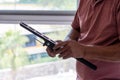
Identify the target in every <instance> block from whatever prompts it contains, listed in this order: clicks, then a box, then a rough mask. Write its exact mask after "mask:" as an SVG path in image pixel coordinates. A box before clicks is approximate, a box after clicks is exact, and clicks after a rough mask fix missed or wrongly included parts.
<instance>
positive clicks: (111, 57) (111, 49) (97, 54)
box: [85, 43, 120, 61]
mask: <svg viewBox="0 0 120 80" xmlns="http://www.w3.org/2000/svg"><path fill="white" fill-rule="evenodd" d="M85 57H86V58H88V59H95V60H103V61H120V43H119V44H115V45H112V46H105V47H101V46H85Z"/></svg>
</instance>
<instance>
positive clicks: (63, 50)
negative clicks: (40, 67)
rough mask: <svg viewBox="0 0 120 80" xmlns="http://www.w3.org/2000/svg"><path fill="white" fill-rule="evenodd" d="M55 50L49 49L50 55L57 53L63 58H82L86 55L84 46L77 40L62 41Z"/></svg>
mask: <svg viewBox="0 0 120 80" xmlns="http://www.w3.org/2000/svg"><path fill="white" fill-rule="evenodd" d="M53 50H54V51H52V52H50V51H49V55H50V56H52V57H53V56H55V55H56V54H59V57H62V58H63V59H67V58H70V57H74V58H81V57H83V56H84V46H83V45H80V44H79V43H78V42H77V41H75V40H68V41H63V42H62V41H61V42H59V43H58V44H56V45H55V47H54V48H53Z"/></svg>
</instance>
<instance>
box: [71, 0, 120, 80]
mask: <svg viewBox="0 0 120 80" xmlns="http://www.w3.org/2000/svg"><path fill="white" fill-rule="evenodd" d="M72 27H73V28H74V29H76V30H77V31H79V32H80V36H79V39H78V41H79V43H81V44H86V45H93V46H109V45H113V44H116V43H120V0H80V6H79V8H78V10H77V12H76V15H75V18H74V21H73V23H72ZM89 61H91V62H92V63H94V64H95V65H96V66H97V67H98V69H97V70H96V71H93V70H91V69H89V68H88V67H86V66H84V65H83V64H81V63H80V62H77V73H78V80H81V79H80V78H83V80H108V79H109V78H110V79H111V80H116V79H118V80H120V62H115V63H114V62H104V61H96V60H89ZM107 78H108V79H107Z"/></svg>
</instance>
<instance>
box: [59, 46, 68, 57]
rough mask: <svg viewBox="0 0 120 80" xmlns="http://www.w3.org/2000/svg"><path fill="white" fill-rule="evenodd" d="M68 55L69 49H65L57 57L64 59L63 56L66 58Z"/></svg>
mask: <svg viewBox="0 0 120 80" xmlns="http://www.w3.org/2000/svg"><path fill="white" fill-rule="evenodd" d="M68 53H70V50H69V47H67V48H66V49H64V50H63V51H62V52H61V53H60V54H59V57H64V56H66V55H67V54H68Z"/></svg>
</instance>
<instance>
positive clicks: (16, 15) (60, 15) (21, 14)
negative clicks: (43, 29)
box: [0, 0, 80, 24]
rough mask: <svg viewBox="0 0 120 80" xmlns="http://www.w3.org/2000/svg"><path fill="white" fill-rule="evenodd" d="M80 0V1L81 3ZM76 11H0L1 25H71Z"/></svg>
mask: <svg viewBox="0 0 120 80" xmlns="http://www.w3.org/2000/svg"><path fill="white" fill-rule="evenodd" d="M79 1H80V0H78V3H79ZM75 12H76V11H40V10H35V11H33V10H0V23H2V24H18V23H19V22H21V21H23V22H27V23H30V24H71V22H72V20H73V18H74V14H75Z"/></svg>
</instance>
